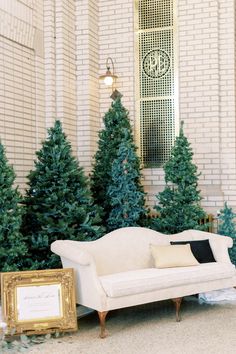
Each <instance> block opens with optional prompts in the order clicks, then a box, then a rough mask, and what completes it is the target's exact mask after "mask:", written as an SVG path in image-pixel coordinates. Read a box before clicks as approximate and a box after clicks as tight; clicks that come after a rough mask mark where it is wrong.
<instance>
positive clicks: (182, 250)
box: [150, 243, 199, 268]
mask: <svg viewBox="0 0 236 354" xmlns="http://www.w3.org/2000/svg"><path fill="white" fill-rule="evenodd" d="M150 248H151V253H152V257H153V259H154V261H155V267H156V268H173V267H189V266H194V265H198V264H199V263H198V261H197V260H196V258H195V257H194V255H193V253H192V251H191V248H190V244H189V243H187V244H183V245H173V246H170V245H169V246H164V245H162V246H157V245H150Z"/></svg>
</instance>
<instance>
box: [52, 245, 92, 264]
mask: <svg viewBox="0 0 236 354" xmlns="http://www.w3.org/2000/svg"><path fill="white" fill-rule="evenodd" d="M51 251H52V252H53V253H55V254H57V255H58V256H60V257H63V258H67V259H70V260H71V261H73V262H75V263H78V264H80V265H83V266H86V265H89V264H91V263H93V258H92V256H91V255H90V254H89V253H88V252H86V251H85V250H82V249H81V248H80V247H78V246H77V245H76V242H75V241H68V240H65V241H63V240H58V241H54V242H53V243H52V244H51Z"/></svg>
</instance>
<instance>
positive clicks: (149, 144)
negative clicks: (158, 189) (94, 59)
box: [135, 0, 178, 167]
mask: <svg viewBox="0 0 236 354" xmlns="http://www.w3.org/2000/svg"><path fill="white" fill-rule="evenodd" d="M175 1H177V0H135V5H136V6H135V8H136V25H137V31H136V53H137V57H138V63H137V65H136V69H137V75H136V77H137V78H138V82H137V90H136V95H137V111H138V112H139V129H140V131H139V134H140V136H139V142H140V150H141V158H142V161H143V164H144V166H145V167H160V166H162V165H163V163H164V162H166V161H167V160H168V158H169V156H170V150H171V147H172V146H173V143H174V139H175V134H176V130H177V111H178V109H177V107H178V104H177V103H178V102H177V79H176V78H177V73H176V71H177V59H176V44H175V41H176V26H175V16H174V5H175V6H176V3H175V4H174V2H175Z"/></svg>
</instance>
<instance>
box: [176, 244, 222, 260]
mask: <svg viewBox="0 0 236 354" xmlns="http://www.w3.org/2000/svg"><path fill="white" fill-rule="evenodd" d="M186 243H189V244H190V248H191V251H192V253H193V255H194V257H195V258H196V259H197V261H198V262H199V263H210V262H215V261H216V260H215V258H214V256H213V253H212V250H211V246H210V243H209V240H200V241H171V242H170V244H171V245H185V244H186Z"/></svg>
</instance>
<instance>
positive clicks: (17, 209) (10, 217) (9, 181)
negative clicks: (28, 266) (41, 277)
mask: <svg viewBox="0 0 236 354" xmlns="http://www.w3.org/2000/svg"><path fill="white" fill-rule="evenodd" d="M14 180H15V173H14V170H13V168H12V167H11V166H10V165H9V164H8V160H7V158H6V154H5V150H4V147H3V145H2V144H1V143H0V211H1V212H0V271H1V272H10V271H15V270H20V269H22V267H23V265H22V264H23V260H24V256H25V254H26V253H27V247H26V244H25V242H24V239H23V236H22V234H21V232H20V228H21V223H22V214H23V208H22V207H21V206H20V205H19V203H20V201H21V196H20V193H19V192H18V190H17V188H14V187H13V183H14Z"/></svg>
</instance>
